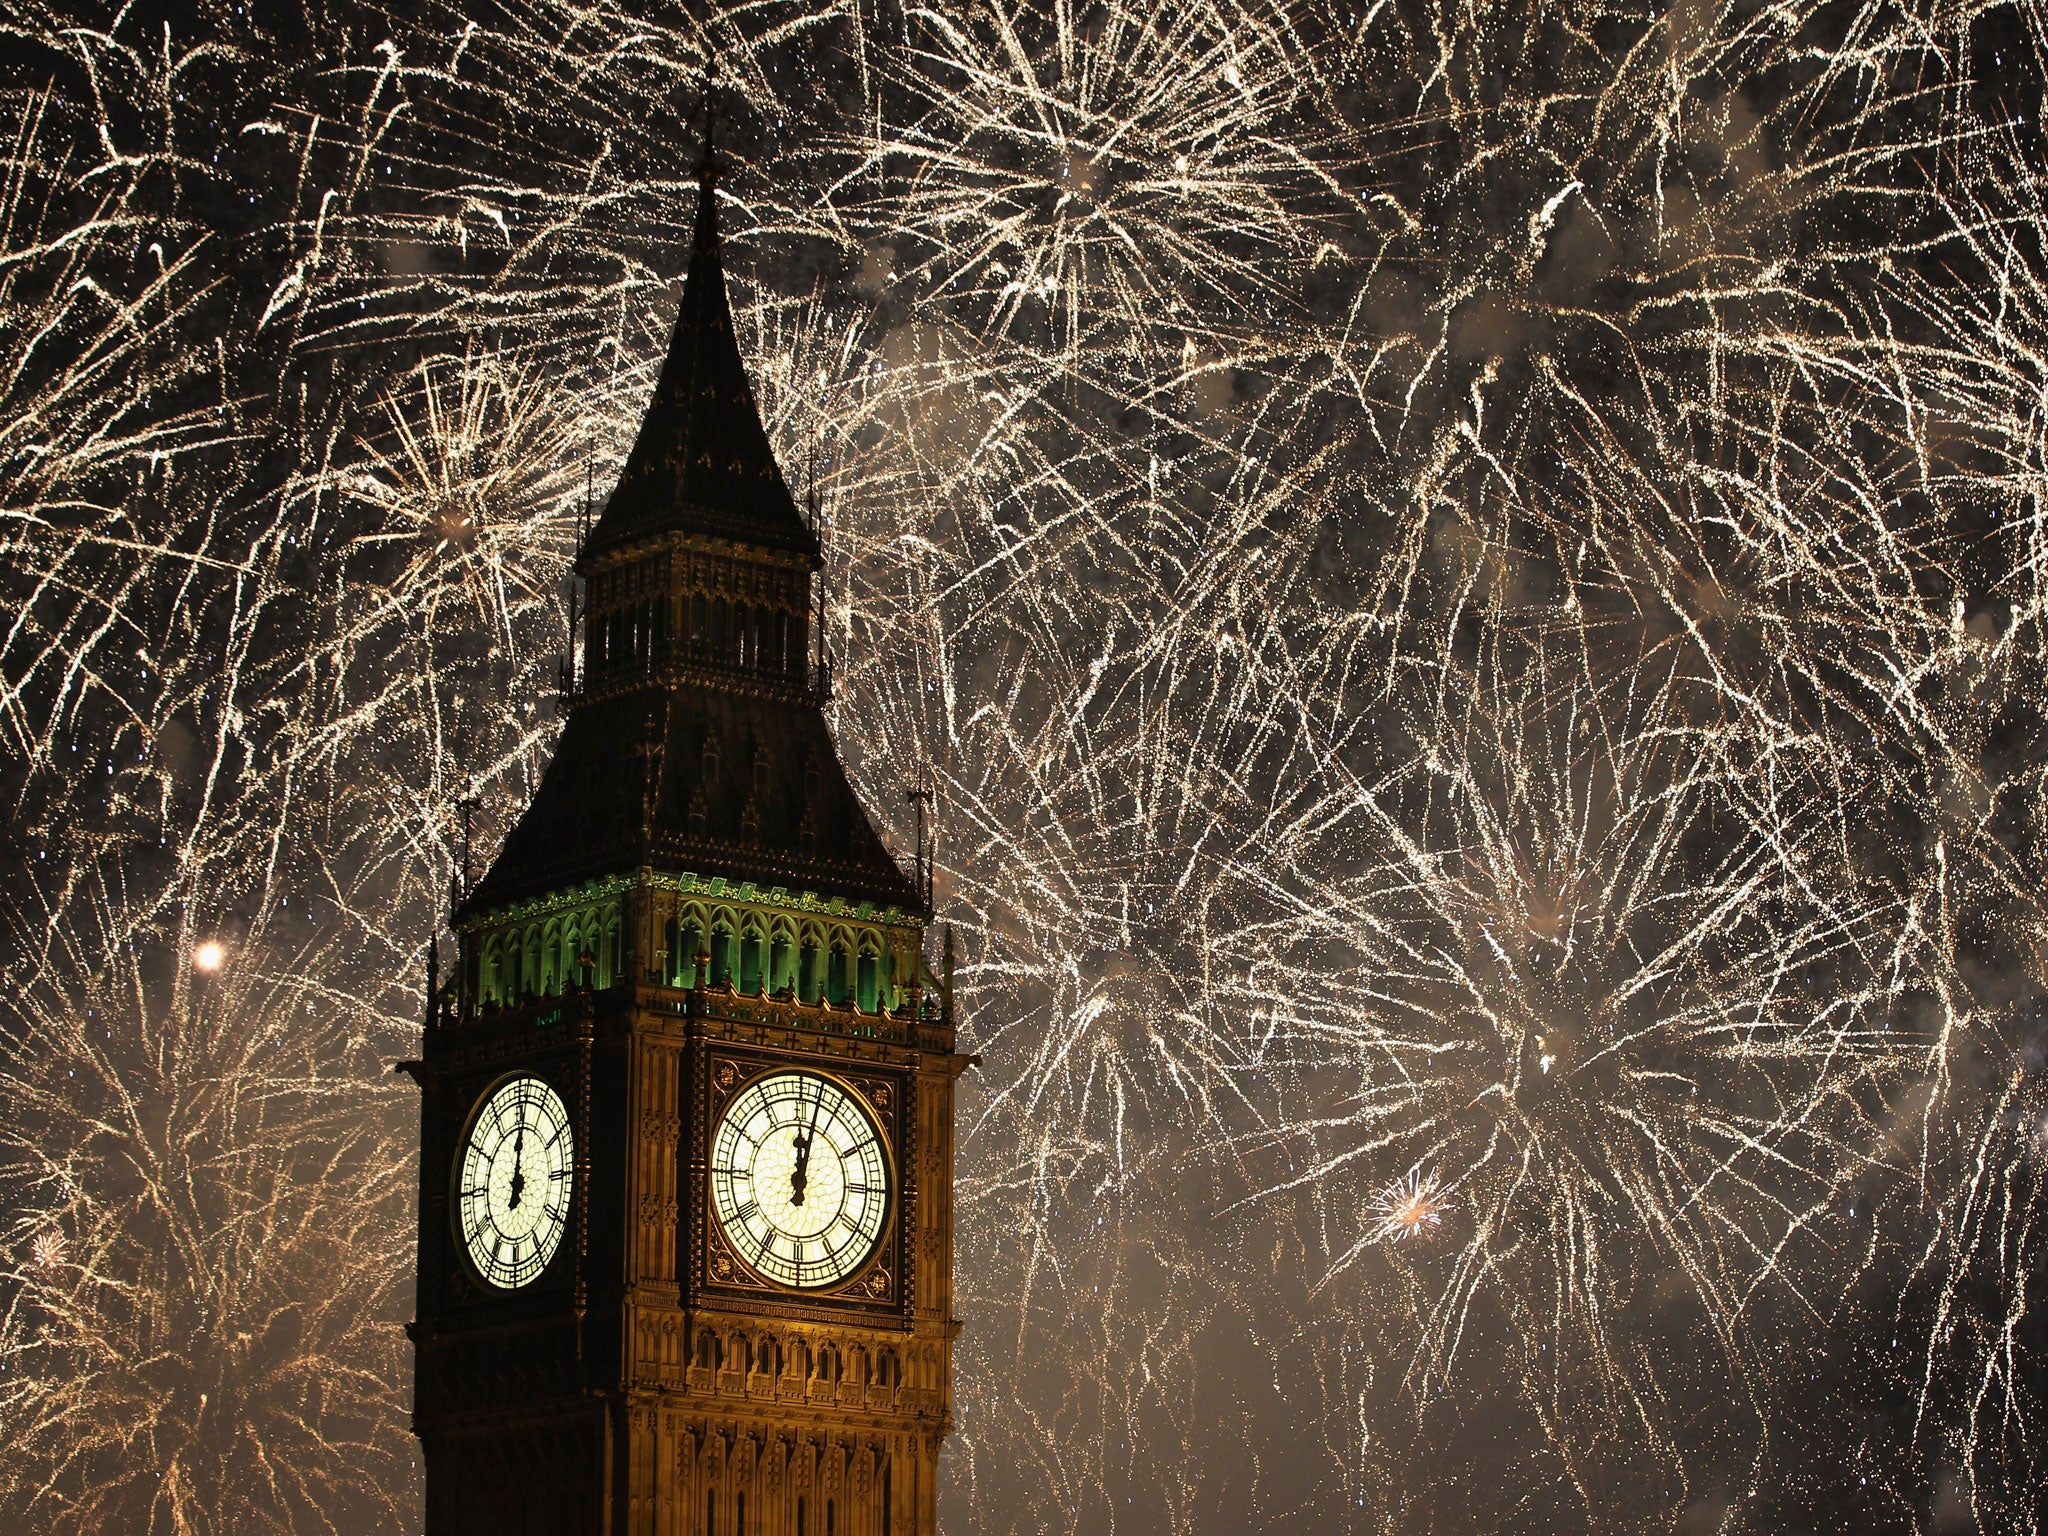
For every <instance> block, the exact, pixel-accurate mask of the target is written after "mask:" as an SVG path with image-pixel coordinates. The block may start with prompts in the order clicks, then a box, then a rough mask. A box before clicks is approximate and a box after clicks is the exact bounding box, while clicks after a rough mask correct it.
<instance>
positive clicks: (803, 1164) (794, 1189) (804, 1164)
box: [789, 1133, 811, 1205]
mask: <svg viewBox="0 0 2048 1536" xmlns="http://www.w3.org/2000/svg"><path fill="white" fill-rule="evenodd" d="M810 1161H811V1138H810V1136H809V1134H808V1133H805V1134H801V1135H799V1136H798V1137H797V1138H796V1167H795V1168H793V1169H791V1170H790V1174H789V1201H790V1204H792V1205H802V1204H803V1203H804V1185H805V1184H806V1183H808V1182H809V1174H808V1173H807V1172H806V1170H807V1168H808V1166H809V1164H810Z"/></svg>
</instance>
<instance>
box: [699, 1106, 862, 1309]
mask: <svg viewBox="0 0 2048 1536" xmlns="http://www.w3.org/2000/svg"><path fill="white" fill-rule="evenodd" d="M710 1152H711V1156H710V1171H711V1177H710V1195H711V1202H710V1203H711V1216H712V1220H713V1223H714V1224H715V1226H716V1227H717V1229H718V1231H719V1232H720V1234H721V1235H722V1236H723V1237H724V1239H725V1242H726V1243H727V1245H729V1246H730V1248H731V1250H732V1252H733V1254H734V1255H735V1256H736V1257H737V1258H738V1259H739V1261H740V1262H741V1263H742V1264H744V1265H746V1267H747V1268H748V1269H749V1270H751V1271H753V1273H754V1274H756V1275H758V1276H759V1277H760V1278H761V1279H763V1280H766V1281H768V1282H769V1283H770V1284H772V1285H774V1286H777V1287H779V1288H782V1289H785V1290H790V1291H797V1292H817V1291H824V1290H829V1289H831V1288H832V1287H834V1286H838V1285H841V1284H844V1283H845V1282H846V1281H849V1280H851V1279H853V1278H854V1277H855V1276H856V1275H858V1274H859V1273H860V1272H861V1270H862V1269H863V1268H865V1267H866V1266H867V1264H868V1262H869V1261H870V1260H871V1259H873V1258H874V1256H875V1254H876V1253H877V1252H878V1251H879V1250H880V1249H881V1247H882V1245H883V1242H884V1241H885V1239H886V1238H887V1236H888V1230H889V1218H890V1214H891V1207H892V1205H893V1202H894V1199H895V1178H894V1170H893V1168H892V1166H891V1159H890V1155H889V1147H888V1141H887V1137H886V1135H885V1134H884V1131H883V1128H882V1125H881V1122H880V1121H879V1120H878V1119H877V1118H876V1116H875V1113H874V1111H873V1109H871V1108H870V1107H869V1106H868V1105H867V1104H866V1103H865V1102H864V1101H863V1099H862V1097H861V1095H860V1094H859V1093H858V1092H857V1091H856V1090H855V1089H854V1088H853V1087H851V1086H850V1085H848V1084H846V1083H844V1082H842V1081H840V1080H839V1079H837V1078H834V1077H829V1076H827V1075H825V1074H824V1073H821V1072H816V1071H811V1070H809V1069H802V1068H793V1067H778V1068H775V1069H773V1070H771V1071H768V1072H764V1073H762V1074H760V1075H759V1076H757V1077H755V1078H754V1079H753V1080H752V1081H750V1082H748V1083H746V1084H745V1085H744V1086H742V1087H740V1088H738V1090H737V1091H736V1092H734V1093H733V1095H732V1096H731V1098H730V1099H728V1100H727V1101H726V1104H725V1107H724V1109H723V1111H722V1112H721V1113H720V1114H719V1116H718V1121H717V1125H716V1128H715V1129H714V1130H713V1132H712V1139H711V1148H710Z"/></svg>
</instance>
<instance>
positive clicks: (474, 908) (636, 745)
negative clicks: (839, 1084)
mask: <svg viewBox="0 0 2048 1536" xmlns="http://www.w3.org/2000/svg"><path fill="white" fill-rule="evenodd" d="M707 158H708V157H707ZM670 533H682V534H685V535H690V534H695V535H700V536H705V537H711V538H717V539H721V540H725V541H727V542H728V543H729V544H731V545H735V546H738V549H737V550H735V551H732V552H731V553H732V554H733V555H736V556H737V558H739V559H742V560H744V559H745V558H747V556H746V552H747V551H748V550H754V551H759V552H761V553H762V554H764V555H771V556H775V555H779V556H782V557H785V558H786V557H787V556H788V555H791V554H794V555H796V556H798V557H799V558H800V560H801V561H802V562H803V563H804V564H805V565H807V566H808V567H809V568H810V570H811V571H815V570H816V569H817V568H818V567H819V565H820V564H821V563H822V562H821V561H820V558H819V550H818V543H817V539H816V537H815V535H813V533H812V532H811V529H810V527H809V525H808V524H807V523H806V522H805V521H804V519H803V518H802V517H801V516H800V515H799V514H798V512H797V509H796V504H795V503H794V501H792V500H791V498H790V494H789V488H788V486H787V485H786V484H784V482H783V478H782V472H781V470H780V469H779V468H778V467H777V466H776V463H775V455H774V452H773V450H772V449H771V448H770V447H769V444H768V434H767V433H766V432H765V431H763V430H762V427H761V417H760V413H759V412H758V411H757V410H756V408H755V405H754V395H753V391H752V389H750V388H749V387H748V384H747V375H746V369H745V366H744V365H743V364H742V362H741V359H740V351H739V342H738V338H737V337H736V336H735V335H734V333H733V324H732V310H731V308H730V306H729V304H728V302H727V299H726V292H725V272H724V268H723V265H722V264H721V262H720V259H719V248H718V219H717V211H716V205H715V203H714V201H713V188H712V178H711V175H710V172H709V170H708V169H707V170H706V171H705V172H704V174H703V176H702V192H701V194H700V199H699V202H698V206H697V232H696V239H695V243H694V248H693V253H692V256H691V263H690V273H689V277H688V278H687V280H686V281H685V283H684V285H683V302H682V308H681V312H680V313H679V314H678V315H677V317H676V325H675V333H674V335H673V337H672V338H671V340H670V342H669V351H668V358H667V361H666V362H665V363H663V365H662V370H661V379H660V381H659V383H657V384H656V386H655V390H654V398H653V401H652V402H651V403H650V404H649V406H648V408H647V415H646V418H645V419H644V420H643V421H642V422H641V425H640V436H639V439H638V441H636V442H635V444H634V446H633V452H632V455H631V457H630V458H629V459H628V460H627V462H626V468H625V471H624V473H623V474H621V476H620V478H619V484H618V488H617V489H616V490H615V491H613V493H612V496H611V500H610V501H609V502H608V503H607V504H606V508H605V512H604V515H603V516H602V517H601V518H600V519H599V521H598V524H597V527H596V528H595V529H593V530H592V532H591V535H590V538H589V540H588V542H587V543H586V545H585V546H584V552H583V556H582V561H584V562H588V561H590V560H591V558H592V557H593V556H602V555H604V554H605V553H607V552H610V551H615V550H619V549H621V548H623V547H624V546H626V545H629V544H632V543H634V542H637V541H639V540H641V539H659V538H662V537H663V536H665V535H667V534H670ZM803 580H804V582H805V583H806V584H808V582H809V581H810V580H811V577H810V575H809V574H806V575H805V576H804V577H803ZM593 686H594V689H595V691H594V692H593V694H592V696H590V697H589V698H587V699H585V700H583V701H582V702H580V703H578V704H577V705H576V706H575V709H574V712H573V713H572V714H571V715H570V717H569V721H568V724H567V725H566V726H565V727H564V729H563V732H562V736H561V740H560V741H559V742H558V744H557V745H556V748H555V755H554V757H553V759H552V760H551V761H550V762H549V764H548V767H547V771H546V773H545V774H544V775H543V776H542V779H541V783H540V786H539V787H538V789H537V790H536V791H535V793H534V796H533V799H532V801H531V802H530V803H529V804H528V805H527V807H526V809H525V811H524V812H523V813H522V814H521V816H520V818H519V821H518V823H517V825H515V826H514V827H513V829H512V831H511V832H510V834H509V835H508V836H507V837H506V839H505V842H504V844H503V846H502V847H501V848H500V849H499V850H498V854H497V857H496V858H495V859H494V860H493V861H492V864H491V868H490V872H489V873H488V874H487V875H486V876H485V877H484V878H483V879H482V880H481V881H479V882H478V883H477V885H476V886H475V888H474V889H473V890H471V891H470V892H469V893H468V895H467V897H466V898H465V900H464V901H463V903H462V908H461V911H460V912H459V913H458V915H457V916H458V921H460V920H462V919H463V918H464V917H466V916H470V915H474V914H478V913H481V912H484V911H487V910H489V909H491V908H493V907H498V906H502V905H504V904H506V903H510V902H515V901H521V900H526V899H529V898H532V897H536V896H541V895H545V894H546V893H547V892H550V891H555V890H561V889H563V888H565V887H568V886H573V885H577V884H580V883H581V882H583V881H585V880H589V879H594V878H598V877H600V876H604V875H609V874H616V873H621V872H624V871H627V870H631V869H636V868H641V867H648V868H654V869H665V870H672V871H678V872H689V873H693V874H697V875H701V876H704V877H707V878H710V877H717V876H724V877H725V878H727V879H729V880H735V881H751V882H753V883H754V884H755V885H756V886H757V887H759V888H761V889H763V890H772V889H774V888H776V887H778V886H779V887H782V888H784V889H786V890H788V891H791V892H811V893H815V894H817V895H820V896H825V897H838V898H842V899H845V900H849V901H853V902H871V903H874V904H875V905H877V906H882V907H895V908H898V909H899V910H902V911H906V912H921V911H922V910H923V907H924V903H923V901H922V899H921V897H920V895H919V892H918V889H917V887H916V885H915V884H914V883H913V882H912V881H911V880H910V879H909V877H908V876H906V875H905V874H904V873H903V869H902V866H901V865H899V864H898V863H897V862H896V860H895V859H894V858H893V857H892V856H891V855H890V853H889V851H888V849H887V848H886V847H885V846H883V843H882V840H881V838H880V837H879V836H877V835H876V832H875V829H874V823H873V822H872V821H871V820H870V819H869V817H868V814H867V810H866V808H865V807H864V806H863V805H862V804H861V802H860V797H859V796H858V795H857V794H856V793H855V792H854V790H853V787H852V785H851V784H850V783H849V782H848V781H847V777H846V770H845V768H844V767H843V766H842V765H841V763H840V761H839V755H838V752H837V749H836V748H835V746H834V744H833V741H832V735H831V730H830V727H829V726H828V725H827V724H826V721H825V715H824V710H823V709H822V707H821V703H820V698H819V695H818V693H817V692H816V691H815V690H814V687H813V684H812V680H811V679H810V678H808V677H806V676H800V675H790V674H780V675H770V674H765V673H759V672H751V673H750V672H744V671H742V670H739V669H735V668H731V667H724V666H705V665H702V664H700V662H699V661H697V660H693V659H692V658H691V657H690V656H688V655H687V654H684V653H682V652H680V651H677V652H674V653H672V654H670V655H669V656H668V657H667V658H666V659H660V660H657V663H656V665H654V666H653V667H652V668H651V669H650V670H649V671H648V672H646V673H645V674H639V675H636V676H635V677H634V678H632V679H629V680H627V681H625V682H623V683H619V682H607V681H606V680H602V679H600V680H598V682H597V683H595V684H594V685H593Z"/></svg>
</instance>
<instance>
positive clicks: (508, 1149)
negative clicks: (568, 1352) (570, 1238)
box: [455, 1077, 575, 1291]
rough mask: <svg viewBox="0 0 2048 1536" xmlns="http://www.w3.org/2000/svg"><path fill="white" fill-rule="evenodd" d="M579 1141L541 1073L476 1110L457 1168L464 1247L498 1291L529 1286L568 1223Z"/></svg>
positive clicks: (514, 1082)
mask: <svg viewBox="0 0 2048 1536" xmlns="http://www.w3.org/2000/svg"><path fill="white" fill-rule="evenodd" d="M574 1153H575V1138H574V1136H573V1135H572V1133H571V1132H570V1129H569V1107H568V1105H566V1104H564V1103H563V1102H562V1096H561V1095H560V1094H559V1093H557V1092H555V1090H554V1088H553V1087H552V1086H551V1085H549V1084H548V1083H545V1082H543V1081H542V1080H541V1079H540V1078H537V1077H515V1078H513V1079H511V1081H509V1082H506V1083H501V1084H500V1085H499V1086H498V1087H497V1088H496V1089H495V1090H493V1091H492V1093H491V1095H490V1096H489V1097H488V1098H487V1099H485V1100H484V1102H483V1103H482V1105H481V1106H480V1107H479V1108H478V1109H477V1112H476V1117H475V1119H473V1120H472V1121H471V1122H470V1131H469V1135H468V1136H467V1137H466V1138H465V1139H464V1143H463V1148H462V1158H461V1161H460V1164H459V1166H458V1168H457V1172H456V1181H455V1208H456V1216H457V1224H458V1227H459V1229H460V1234H461V1237H462V1246H463V1250H464V1252H466V1253H467V1254H468V1255H469V1262H470V1263H471V1264H472V1265H474V1266H475V1267H476V1272H477V1274H478V1275H479V1276H481V1277H482V1278H483V1279H484V1280H485V1281H487V1282H488V1283H490V1284H491V1285H494V1286H496V1287H497V1288H498V1289H499V1290H501V1291H512V1290H517V1289H519V1288H520V1287H521V1286H523V1285H528V1284H531V1283H532V1282H533V1281H534V1280H537V1279H538V1278H539V1277H540V1274H541V1272H542V1271H543V1270H545V1269H546V1268H547V1267H548V1261H549V1260H551V1259H552V1258H554V1256H555V1250H556V1248H558V1247H559V1246H561V1242H562V1232H563V1230H564V1229H565V1228H566V1227H567V1226H568V1224H569V1196H570V1193H571V1189H570V1184H571V1178H572V1175H573V1172H574V1166H573V1165H574Z"/></svg>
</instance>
